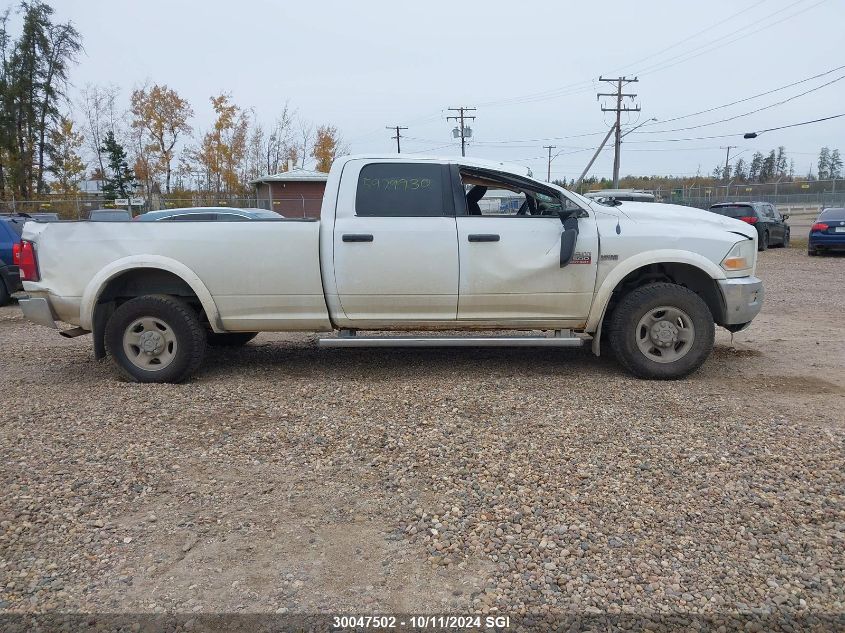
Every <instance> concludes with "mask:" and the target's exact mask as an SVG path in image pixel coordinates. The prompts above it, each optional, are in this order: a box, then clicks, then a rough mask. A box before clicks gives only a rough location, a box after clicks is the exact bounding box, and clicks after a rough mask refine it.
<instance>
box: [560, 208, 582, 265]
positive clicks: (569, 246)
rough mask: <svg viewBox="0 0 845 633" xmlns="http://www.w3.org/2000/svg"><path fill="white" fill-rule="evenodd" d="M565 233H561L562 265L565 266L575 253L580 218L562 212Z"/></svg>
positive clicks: (561, 218) (561, 219)
mask: <svg viewBox="0 0 845 633" xmlns="http://www.w3.org/2000/svg"><path fill="white" fill-rule="evenodd" d="M560 221H561V222H562V223H563V233H561V234H560V267H561V268H563V267H564V266H566V265H567V264H568V263H569V262H570V261H572V256H573V255H574V254H575V242H576V241H577V240H578V218H576V217H575V216H572V215H564V214H560Z"/></svg>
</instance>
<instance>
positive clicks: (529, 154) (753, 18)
mask: <svg viewBox="0 0 845 633" xmlns="http://www.w3.org/2000/svg"><path fill="white" fill-rule="evenodd" d="M51 4H52V5H53V6H54V7H55V9H56V19H57V20H61V21H66V20H71V21H73V23H74V24H75V25H76V27H77V28H78V30H79V31H80V32H81V34H82V37H83V44H84V47H85V52H84V53H83V54H82V55H81V56H80V59H79V64H78V65H77V66H76V67H75V68H73V70H72V71H71V80H72V82H73V88H72V90H71V94H78V91H79V89H81V88H82V87H83V86H85V85H86V84H88V83H95V84H109V83H113V84H116V85H118V86H120V87H121V89H122V93H121V97H122V100H123V106H124V107H125V106H127V105H128V97H129V94H130V92H131V90H132V89H133V88H135V87H138V86H141V85H142V84H144V83H145V82H150V83H152V82H155V83H159V84H162V83H165V84H167V85H168V86H170V87H171V88H174V89H175V90H177V91H178V92H179V93H180V94H181V95H182V96H183V97H184V98H186V99H188V101H189V102H190V103H191V104H192V106H193V108H194V111H195V113H196V114H195V117H194V119H193V120H192V122H191V123H192V124H193V126H194V128H195V129H196V130H200V131H202V130H205V129H208V127H209V126H210V125H211V123H212V121H213V112H212V109H211V106H210V103H209V97H210V96H211V95H213V94H218V93H220V92H221V91H225V92H228V93H231V95H232V98H233V100H234V102H235V103H237V104H238V105H240V106H242V107H248V108H252V109H253V111H254V113H255V116H256V118H257V119H258V120H259V121H262V122H264V123H266V124H268V125H269V124H271V123H272V121H273V120H274V118H275V117H276V115H277V114H278V113H279V112H280V111H281V109H282V107H283V106H284V104H285V103H288V104H289V105H290V107H291V108H293V109H295V110H296V111H297V112H298V114H299V116H301V117H302V118H303V119H305V120H307V121H310V122H313V123H315V124H331V125H335V126H336V127H337V128H338V129H339V130H340V132H341V134H342V135H343V138H344V140H345V142H346V144H347V145H348V147H349V150H350V151H351V152H352V153H356V154H357V153H389V152H394V151H395V141H393V140H391V138H390V137H391V136H392V135H393V132H392V131H389V130H386V129H385V126H388V125H402V126H407V127H408V130H405V131H403V132H402V134H403V135H404V138H403V139H402V151H403V153H406V152H408V153H410V152H413V153H415V154H426V153H428V154H435V155H446V156H452V155H460V143H459V141H456V140H454V139H453V138H452V129H453V128H454V126H455V125H454V123H453V122H450V121H447V120H446V118H445V117H446V116H447V115H450V114H454V113H453V112H448V111H447V108H449V107H457V106H468V107H475V108H477V109H476V111H475V112H474V114H475V115H476V117H477V118H476V119H475V121H473V122H471V123H470V125H471V127H472V133H473V137H472V141H471V143H470V144H469V146H468V149H467V155H468V156H473V157H479V158H486V159H496V160H503V161H510V162H515V163H519V164H522V165H526V166H528V167H530V168H531V169H532V171H533V173H534V175H535V176H538V177H542V178H545V176H546V169H547V155H548V154H547V152H548V150H546V149H544V147H543V146H544V145H555V146H556V147H555V148H554V149H553V150H552V154H553V156H555V158H554V160H553V162H552V178H553V179H555V178H573V177H575V178H577V177H578V175H579V174H580V173H581V171H582V170H583V169H584V167H585V166H586V164H587V162H588V161H589V159H590V157H591V156H592V153H593V151H595V148H596V147H597V146H598V144H599V143H600V142H601V140H602V138H603V137H604V135H605V134H606V132H607V130H608V128H609V126H610V125H611V123H612V118H613V115H612V114H611V113H603V112H602V111H601V105H602V102H605V103H606V105H607V106H611V105H612V103H609V102H608V100H607V99H604V100H599V99H597V97H596V93H597V92H610V91H612V90H613V89H614V87H613V86H612V85H610V84H605V83H601V82H599V81H598V78H599V76H600V75H603V76H605V77H616V76H619V75H621V74H624V75H625V76H627V77H638V79H639V81H638V82H637V83H631V84H629V85H628V86H626V92H632V93H636V94H637V97H636V99H634V100H630V99H627V100H626V101H625V105H628V106H636V105H639V106H640V107H641V112H639V113H625V114H623V118H622V122H623V130H624V131H627V130H631V129H632V128H633V127H634V126H636V125H638V124H640V123H645V124H644V125H643V126H642V127H640V128H639V129H637V130H636V131H633V132H632V133H631V134H629V135H627V136H626V137H625V140H624V142H623V145H622V158H621V161H622V169H621V171H622V174H623V175H624V174H637V175H651V174H661V175H668V174H672V175H687V176H694V175H696V173H698V172H700V173H701V174H702V175H709V174H710V173H712V171H713V168H714V167H715V166H716V165H718V164H720V163H724V160H725V150H724V149H720V148H721V147H724V146H726V145H736V146H738V147H737V148H736V149H733V150H731V152H732V154H733V155H734V156H736V157H743V158H745V159H746V160H747V159H748V158H750V156H751V155H752V153H753V152H754V151H757V150H760V151H762V152H764V153H766V152H768V150H769V149H771V148H774V147H777V146H779V145H784V146H785V147H786V150H787V153H788V155H789V157H790V158H792V159H794V160H795V170H796V174H798V175H804V174H806V173H807V172H808V170H809V169H810V166H811V164H812V165H813V171H814V172H815V160H816V157H817V155H818V151H819V148H820V147H822V146H824V145H827V146H829V147H831V148H833V147H839V148H840V149H841V150H842V151H845V117H842V118H839V119H834V120H831V121H826V122H822V123H818V124H814V125H806V126H802V127H796V128H791V129H786V130H780V131H772V132H767V133H765V134H762V135H760V136H759V137H758V138H757V139H754V140H744V139H743V138H742V136H730V137H724V138H710V139H705V138H700V137H706V136H721V135H728V134H742V133H743V132H747V131H752V130H762V129H766V128H770V127H777V126H781V125H787V124H792V123H798V122H802V121H807V120H811V119H817V118H821V117H826V116H831V115H835V114H841V113H845V79H843V80H841V81H834V80H836V79H837V78H840V77H845V68H840V69H839V70H838V71H834V72H828V71H831V70H833V69H835V68H837V67H839V66H843V65H845V55H843V54H842V50H843V49H842V36H841V28H842V24H845V2H843V1H842V0H708V1H707V2H702V1H697V2H692V1H690V0H683V1H682V0H671V1H670V0H638V1H637V2H631V1H630V0H603V1H602V2H573V1H569V2H565V1H560V2H550V1H545V2H539V1H536V0H521V1H520V2H513V1H511V2H505V1H502V0H485V1H476V0H463V1H462V2H454V1H444V0H426V1H425V2H414V3H410V2H397V1H395V0H394V1H392V2H390V1H367V0H358V1H356V2H348V1H347V2H342V1H337V0H323V1H321V2H301V1H300V2H284V1H281V0H278V1H275V2H274V1H271V0H240V1H239V2H232V0H202V1H200V0H167V1H164V0H145V1H144V2H135V1H131V2H130V1H129V0H52V2H51ZM821 73H826V74H824V75H822V76H821V77H818V78H816V79H813V80H810V81H804V82H802V83H799V84H797V85H795V86H793V87H791V88H786V89H783V90H777V91H775V92H772V93H771V94H768V95H764V96H760V97H758V98H753V99H749V100H747V101H745V102H743V103H739V104H736V105H733V106H730V107H725V108H718V109H715V110H713V111H711V112H707V113H704V114H698V115H695V116H687V115H690V114H694V113H696V112H700V111H702V110H708V109H710V108H717V107H718V106H723V105H725V104H728V103H731V102H734V101H738V100H741V99H745V98H746V97H753V96H754V95H757V94H759V93H762V92H766V91H770V90H774V89H777V88H781V87H783V86H786V85H787V84H791V83H794V82H798V81H801V80H804V79H807V78H809V77H812V76H814V75H818V74H821ZM831 81H834V83H831V84H830V85H828V86H826V87H822V88H819V89H818V90H814V89H815V88H817V87H818V86H821V85H822V84H824V83H827V82H831ZM808 90H812V92H810V93H809V94H807V95H805V96H801V97H797V98H795V99H792V100H790V101H788V102H787V103H784V104H781V105H777V106H774V107H768V106H771V105H772V104H775V103H777V102H779V101H783V100H785V99H788V98H790V97H793V96H795V95H798V94H799V93H801V92H805V91H808ZM758 108H765V109H763V110H762V111H760V112H757V113H754V114H751V115H748V116H738V118H736V119H735V120H732V121H726V122H721V123H717V124H713V125H709V124H710V123H713V122H717V121H721V120H723V119H726V118H729V117H737V115H743V114H745V113H747V112H749V111H752V110H756V109H758ZM676 117H684V118H682V119H679V120H676V121H668V120H669V119H674V118H676ZM652 118H657V119H658V121H656V122H655V121H651V120H650V119H652ZM664 121H666V122H665V123H664ZM692 126H701V127H694V129H689V130H678V128H686V127H692ZM664 130H666V131H664ZM670 130H677V131H670ZM669 139H694V140H669ZM608 149H610V148H608ZM612 163H613V157H612V152H611V151H604V152H602V154H601V155H600V157H599V159H598V160H597V161H596V163H595V165H594V166H593V168H592V170H591V172H590V173H591V174H592V175H596V176H599V177H601V176H605V177H610V175H611V172H612Z"/></svg>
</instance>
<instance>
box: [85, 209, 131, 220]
mask: <svg viewBox="0 0 845 633" xmlns="http://www.w3.org/2000/svg"><path fill="white" fill-rule="evenodd" d="M88 219H89V220H91V221H92V222H128V221H129V220H131V219H132V214H131V213H130V212H129V211H127V210H126V209H94V210H93V211H91V213H90V214H89V215H88Z"/></svg>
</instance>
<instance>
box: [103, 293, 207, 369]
mask: <svg viewBox="0 0 845 633" xmlns="http://www.w3.org/2000/svg"><path fill="white" fill-rule="evenodd" d="M105 342H106V350H107V351H108V353H109V354H110V355H111V357H112V359H113V360H114V362H115V364H116V365H117V367H118V370H119V371H120V373H121V374H122V375H123V376H125V377H126V378H127V379H129V380H131V381H134V382H182V381H184V380H186V379H187V378H189V377H190V376H191V375H192V374H193V373H194V372H195V371H196V370H197V368H198V367H199V366H200V363H201V362H202V358H203V355H204V353H205V346H206V340H205V328H204V327H203V326H202V324H201V323H200V322H199V319H198V318H197V314H196V312H194V310H193V309H192V308H191V307H190V306H189V305H188V304H187V303H185V302H184V301H182V300H181V299H177V298H176V297H172V296H169V295H146V296H143V297H136V298H135V299H130V300H129V301H127V302H126V303H124V304H122V305H121V306H120V307H119V308H117V310H115V311H114V314H112V315H111V318H109V320H108V323H106V332H105Z"/></svg>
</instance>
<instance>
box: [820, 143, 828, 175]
mask: <svg viewBox="0 0 845 633" xmlns="http://www.w3.org/2000/svg"><path fill="white" fill-rule="evenodd" d="M818 167H819V172H818V173H819V180H826V179H827V178H829V177H830V176H829V174H830V148H828V147H822V149H821V151H820V152H819V162H818Z"/></svg>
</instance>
